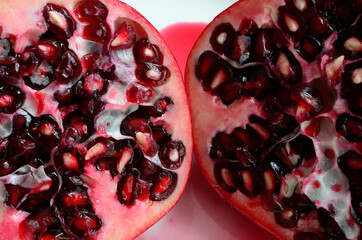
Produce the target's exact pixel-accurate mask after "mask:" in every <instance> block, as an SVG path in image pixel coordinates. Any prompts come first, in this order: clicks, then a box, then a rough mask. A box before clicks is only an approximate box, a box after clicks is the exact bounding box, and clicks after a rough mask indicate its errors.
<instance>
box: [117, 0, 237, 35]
mask: <svg viewBox="0 0 362 240" xmlns="http://www.w3.org/2000/svg"><path fill="white" fill-rule="evenodd" d="M123 2H125V3H127V4H129V5H131V6H132V7H133V8H135V9H136V10H137V11H138V12H140V13H141V14H142V15H143V16H145V17H146V18H147V20H148V21H149V22H151V23H152V25H153V26H155V27H156V28H157V29H158V30H161V29H162V28H164V27H166V26H168V25H170V24H172V23H176V22H210V21H211V20H212V19H213V18H214V17H215V16H216V15H217V14H218V13H220V12H221V11H223V10H224V9H226V8H228V7H229V6H230V5H231V4H233V3H235V2H237V1H235V0H125V1H123Z"/></svg>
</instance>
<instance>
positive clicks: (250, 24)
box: [239, 18, 258, 35]
mask: <svg viewBox="0 0 362 240" xmlns="http://www.w3.org/2000/svg"><path fill="white" fill-rule="evenodd" d="M257 28H258V26H257V24H256V23H255V22H254V21H253V20H252V19H250V18H243V20H242V21H241V23H240V26H239V33H240V34H241V35H246V34H253V33H254V32H255V31H256V29H257Z"/></svg>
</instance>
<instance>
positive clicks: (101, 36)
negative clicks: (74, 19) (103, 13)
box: [83, 22, 110, 43]
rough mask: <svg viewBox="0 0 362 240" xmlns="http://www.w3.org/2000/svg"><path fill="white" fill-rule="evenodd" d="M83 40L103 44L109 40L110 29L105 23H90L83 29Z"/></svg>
mask: <svg viewBox="0 0 362 240" xmlns="http://www.w3.org/2000/svg"><path fill="white" fill-rule="evenodd" d="M83 38H84V39H88V40H91V41H94V42H99V43H105V42H107V41H108V40H109V38H110V29H109V26H108V24H107V23H103V22H99V23H91V24H89V25H85V26H84V27H83Z"/></svg>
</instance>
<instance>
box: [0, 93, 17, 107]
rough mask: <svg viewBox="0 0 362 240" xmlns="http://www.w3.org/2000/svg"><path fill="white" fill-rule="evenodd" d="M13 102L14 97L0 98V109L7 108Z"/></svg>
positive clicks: (2, 96)
mask: <svg viewBox="0 0 362 240" xmlns="http://www.w3.org/2000/svg"><path fill="white" fill-rule="evenodd" d="M13 101H14V97H13V96H11V95H1V96H0V108H3V107H7V106H9V105H10V104H11V103H12V102H13Z"/></svg>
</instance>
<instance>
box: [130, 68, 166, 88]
mask: <svg viewBox="0 0 362 240" xmlns="http://www.w3.org/2000/svg"><path fill="white" fill-rule="evenodd" d="M136 77H137V79H139V80H141V81H142V82H144V83H146V84H149V85H151V86H160V85H162V84H164V83H165V82H166V81H167V80H168V78H169V77H170V70H168V68H167V67H165V66H162V65H157V64H153V63H149V62H146V63H144V64H142V65H138V66H137V68H136Z"/></svg>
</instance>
